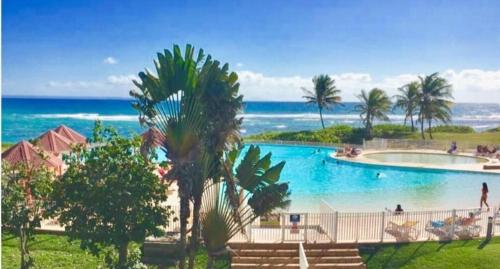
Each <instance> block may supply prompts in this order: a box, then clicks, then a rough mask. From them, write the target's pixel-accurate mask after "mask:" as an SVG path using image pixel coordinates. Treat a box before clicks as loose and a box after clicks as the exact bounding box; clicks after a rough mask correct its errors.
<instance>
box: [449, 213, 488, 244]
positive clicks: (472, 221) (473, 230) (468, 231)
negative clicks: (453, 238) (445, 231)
mask: <svg viewBox="0 0 500 269" xmlns="http://www.w3.org/2000/svg"><path fill="white" fill-rule="evenodd" d="M479 214H480V211H479ZM477 216H478V212H474V213H473V212H471V213H470V215H469V217H467V218H459V219H458V220H457V221H456V224H455V225H456V227H455V234H456V235H457V236H458V238H460V239H470V238H474V237H479V235H480V233H481V230H482V227H481V225H477V224H476V223H477V221H478V220H480V218H477Z"/></svg>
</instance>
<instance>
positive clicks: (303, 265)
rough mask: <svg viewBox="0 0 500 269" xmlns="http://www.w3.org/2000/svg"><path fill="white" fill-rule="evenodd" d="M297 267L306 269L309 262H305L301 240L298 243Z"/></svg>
mask: <svg viewBox="0 0 500 269" xmlns="http://www.w3.org/2000/svg"><path fill="white" fill-rule="evenodd" d="M299 268H300V269H308V268H309V263H308V262H307V257H306V252H305V251H304V246H303V245H302V242H300V243H299Z"/></svg>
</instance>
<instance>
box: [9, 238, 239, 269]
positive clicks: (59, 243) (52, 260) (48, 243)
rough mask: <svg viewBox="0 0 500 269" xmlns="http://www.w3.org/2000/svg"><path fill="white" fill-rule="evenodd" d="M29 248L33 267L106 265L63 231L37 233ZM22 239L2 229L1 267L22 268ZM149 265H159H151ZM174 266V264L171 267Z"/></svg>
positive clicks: (224, 260)
mask: <svg viewBox="0 0 500 269" xmlns="http://www.w3.org/2000/svg"><path fill="white" fill-rule="evenodd" d="M29 251H30V254H31V255H32V257H33V258H34V267H33V268H52V269H70V268H71V269H74V268H78V269H87V268H88V269H95V268H105V267H104V256H103V255H102V256H101V257H95V256H93V255H92V254H90V253H88V252H86V251H83V250H82V249H80V246H79V242H77V241H74V242H68V238H67V237H66V236H63V235H47V234H38V235H36V236H35V239H34V240H33V241H31V242H30V243H29ZM19 263H20V255H19V240H18V239H17V238H14V237H13V236H11V235H9V234H5V233H2V266H1V268H6V269H10V268H19ZM195 263H196V265H195V268H196V269H202V268H203V269H204V268H205V267H206V263H207V252H206V251H205V250H204V249H200V250H199V251H198V253H197V254H196V259H195ZM228 267H229V258H228V257H227V256H223V257H220V258H219V259H216V261H215V266H214V268H228ZM148 268H156V266H151V267H148ZM171 268H175V267H171Z"/></svg>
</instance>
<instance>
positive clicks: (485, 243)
mask: <svg viewBox="0 0 500 269" xmlns="http://www.w3.org/2000/svg"><path fill="white" fill-rule="evenodd" d="M490 241H491V238H485V239H484V240H483V242H481V244H479V246H478V247H477V249H483V248H484V247H486V246H487V245H488V244H489V243H490Z"/></svg>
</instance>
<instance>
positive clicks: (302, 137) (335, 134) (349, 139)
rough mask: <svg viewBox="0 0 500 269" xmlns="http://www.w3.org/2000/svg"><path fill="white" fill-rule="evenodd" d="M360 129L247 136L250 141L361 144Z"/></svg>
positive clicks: (335, 128) (341, 127)
mask: <svg viewBox="0 0 500 269" xmlns="http://www.w3.org/2000/svg"><path fill="white" fill-rule="evenodd" d="M362 134H363V132H362V129H360V128H353V127H351V126H349V125H336V126H332V127H328V128H326V129H321V130H316V131H297V132H268V133H262V134H257V135H251V136H248V137H247V139H251V140H284V141H303V142H319V143H361V142H362V141H363V140H362Z"/></svg>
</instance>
